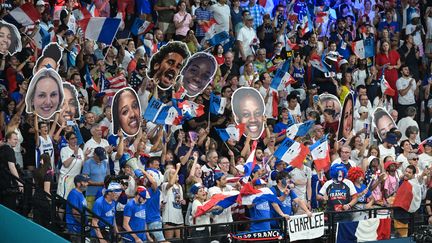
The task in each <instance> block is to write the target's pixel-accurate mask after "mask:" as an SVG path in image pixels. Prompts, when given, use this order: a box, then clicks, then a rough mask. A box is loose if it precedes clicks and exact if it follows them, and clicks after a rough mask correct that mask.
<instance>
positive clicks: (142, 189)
mask: <svg viewBox="0 0 432 243" xmlns="http://www.w3.org/2000/svg"><path fill="white" fill-rule="evenodd" d="M137 192H138V194H139V195H140V197H142V198H145V199H147V198H150V194H149V193H148V192H147V190H146V188H145V187H143V186H138V187H137Z"/></svg>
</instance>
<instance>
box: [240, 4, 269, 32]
mask: <svg viewBox="0 0 432 243" xmlns="http://www.w3.org/2000/svg"><path fill="white" fill-rule="evenodd" d="M245 10H247V11H249V13H250V15H251V16H252V17H253V18H254V19H253V28H254V29H257V28H258V26H261V25H262V24H263V16H264V15H265V14H266V11H265V9H264V8H263V7H262V6H261V5H259V4H255V5H254V6H252V7H251V6H249V5H248V6H246V7H244V8H243V9H242V11H245Z"/></svg>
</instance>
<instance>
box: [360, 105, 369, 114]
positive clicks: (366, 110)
mask: <svg viewBox="0 0 432 243" xmlns="http://www.w3.org/2000/svg"><path fill="white" fill-rule="evenodd" d="M364 112H369V110H368V108H366V106H360V108H359V113H364Z"/></svg>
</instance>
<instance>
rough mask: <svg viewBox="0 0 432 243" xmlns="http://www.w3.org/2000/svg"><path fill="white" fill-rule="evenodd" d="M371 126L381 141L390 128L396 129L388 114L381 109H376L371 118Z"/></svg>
mask: <svg viewBox="0 0 432 243" xmlns="http://www.w3.org/2000/svg"><path fill="white" fill-rule="evenodd" d="M372 121H373V125H374V127H375V128H376V131H377V134H378V137H379V138H380V139H381V141H383V140H384V139H385V138H386V135H387V133H388V132H389V131H390V130H391V129H392V128H397V126H396V123H395V121H394V120H393V118H392V117H391V116H390V114H389V113H388V112H387V111H386V110H385V109H384V108H382V107H377V108H376V109H375V110H374V112H373V116H372Z"/></svg>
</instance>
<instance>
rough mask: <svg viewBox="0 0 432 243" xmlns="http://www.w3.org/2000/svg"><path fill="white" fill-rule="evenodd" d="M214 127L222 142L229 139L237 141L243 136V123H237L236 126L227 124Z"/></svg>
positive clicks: (244, 127)
mask: <svg viewBox="0 0 432 243" xmlns="http://www.w3.org/2000/svg"><path fill="white" fill-rule="evenodd" d="M215 129H216V132H217V133H218V134H219V137H220V138H221V140H222V141H223V142H226V141H228V140H229V139H232V140H234V141H237V142H238V141H240V139H241V137H242V136H243V134H244V131H245V129H246V126H245V124H244V123H241V124H238V125H237V126H234V125H231V126H228V127H227V128H215Z"/></svg>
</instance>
